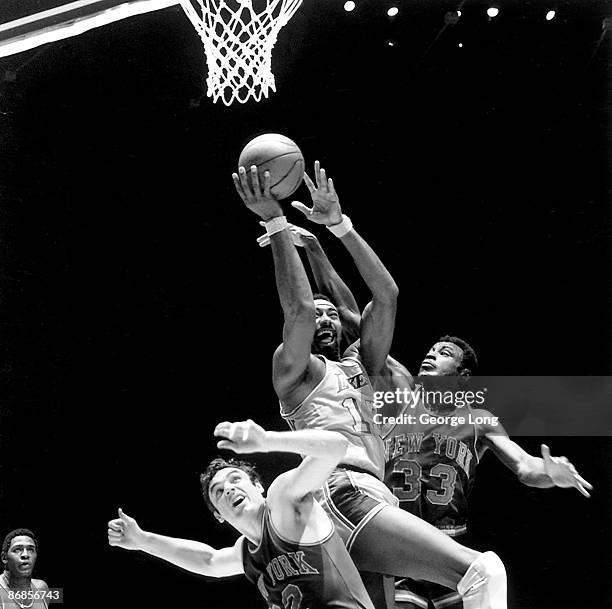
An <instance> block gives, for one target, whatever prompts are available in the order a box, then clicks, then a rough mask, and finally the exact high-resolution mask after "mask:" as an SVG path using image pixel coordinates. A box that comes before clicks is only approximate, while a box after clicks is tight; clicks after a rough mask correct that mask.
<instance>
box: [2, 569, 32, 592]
mask: <svg viewBox="0 0 612 609" xmlns="http://www.w3.org/2000/svg"><path fill="white" fill-rule="evenodd" d="M2 575H3V577H4V580H5V582H6V585H7V586H8V587H9V588H11V589H12V590H29V589H30V588H31V586H32V578H31V577H20V576H19V575H13V574H11V572H10V571H7V570H5V571H4V573H3V574H2Z"/></svg>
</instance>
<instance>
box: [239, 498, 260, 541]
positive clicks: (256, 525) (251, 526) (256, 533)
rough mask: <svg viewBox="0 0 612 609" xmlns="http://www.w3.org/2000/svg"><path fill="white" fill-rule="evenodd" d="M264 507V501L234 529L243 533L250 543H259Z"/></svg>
mask: <svg viewBox="0 0 612 609" xmlns="http://www.w3.org/2000/svg"><path fill="white" fill-rule="evenodd" d="M265 507H266V503H265V501H264V502H263V503H262V504H261V505H260V506H259V508H258V509H257V511H256V512H254V513H253V515H252V516H250V517H249V518H245V519H244V520H243V521H242V522H240V524H239V525H237V526H236V529H237V530H238V532H239V533H241V534H242V535H244V536H245V537H246V538H247V539H248V540H249V541H250V542H251V543H253V544H255V545H259V542H260V541H261V536H262V533H263V515H264V510H265Z"/></svg>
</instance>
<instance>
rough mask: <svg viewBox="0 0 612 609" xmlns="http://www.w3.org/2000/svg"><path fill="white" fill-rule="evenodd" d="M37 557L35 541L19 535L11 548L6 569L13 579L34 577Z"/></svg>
mask: <svg viewBox="0 0 612 609" xmlns="http://www.w3.org/2000/svg"><path fill="white" fill-rule="evenodd" d="M36 556H37V552H36V544H35V543H34V540H33V539H32V538H31V537H29V536H28V535H18V536H17V537H14V538H13V539H12V541H11V545H10V546H9V549H8V552H7V554H6V561H5V568H6V570H7V571H8V572H9V573H10V574H11V575H12V576H13V577H32V571H33V570H34V565H35V564H36Z"/></svg>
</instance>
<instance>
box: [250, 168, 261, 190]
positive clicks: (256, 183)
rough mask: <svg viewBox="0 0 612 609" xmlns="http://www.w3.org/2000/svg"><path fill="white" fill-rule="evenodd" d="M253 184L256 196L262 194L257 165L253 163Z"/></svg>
mask: <svg viewBox="0 0 612 609" xmlns="http://www.w3.org/2000/svg"><path fill="white" fill-rule="evenodd" d="M251 184H253V192H254V193H255V196H256V197H257V196H261V186H260V185H259V173H258V172H257V165H251Z"/></svg>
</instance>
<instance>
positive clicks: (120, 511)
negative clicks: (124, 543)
mask: <svg viewBox="0 0 612 609" xmlns="http://www.w3.org/2000/svg"><path fill="white" fill-rule="evenodd" d="M117 513H118V514H119V518H121V520H123V522H129V520H128V515H127V514H125V513H124V512H123V510H122V509H121V508H119V509H118V510H117Z"/></svg>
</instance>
